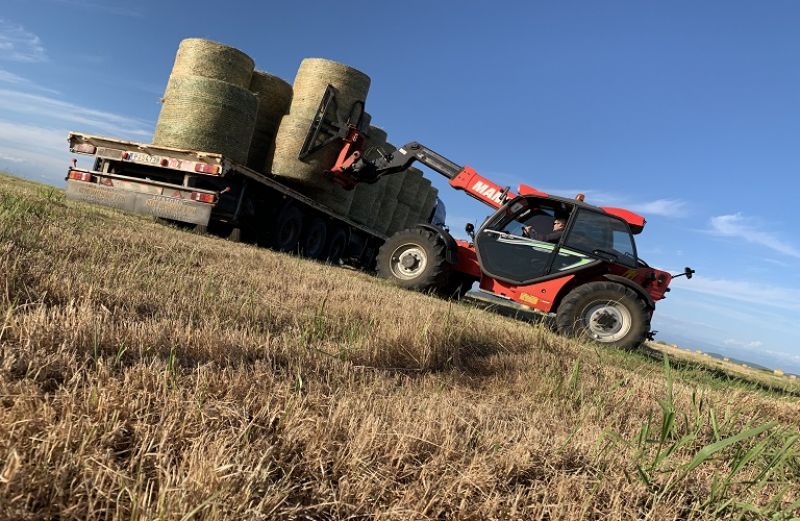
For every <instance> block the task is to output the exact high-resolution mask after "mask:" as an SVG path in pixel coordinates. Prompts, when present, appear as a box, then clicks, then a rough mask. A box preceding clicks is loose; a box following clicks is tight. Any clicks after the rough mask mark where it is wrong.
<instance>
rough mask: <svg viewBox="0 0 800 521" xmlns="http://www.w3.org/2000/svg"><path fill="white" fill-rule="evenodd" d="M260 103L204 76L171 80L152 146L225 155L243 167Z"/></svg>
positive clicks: (240, 90)
mask: <svg viewBox="0 0 800 521" xmlns="http://www.w3.org/2000/svg"><path fill="white" fill-rule="evenodd" d="M257 110H258V100H257V99H256V96H255V95H254V94H253V93H252V92H250V91H249V90H247V89H245V88H243V87H239V86H237V85H233V84H231V83H226V82H224V81H220V80H216V79H212V78H206V77H202V76H174V77H172V78H170V80H169V84H168V85H167V91H166V93H165V95H164V104H163V105H162V107H161V113H160V114H159V116H158V122H157V123H156V131H155V134H154V135H153V143H154V144H156V145H160V146H166V147H174V148H187V149H191V150H200V151H203V152H214V153H217V154H223V155H225V156H227V157H228V158H229V159H232V160H234V161H238V162H240V163H244V162H246V161H247V155H248V152H249V150H250V140H251V139H252V136H253V129H254V128H255V121H256V112H257Z"/></svg>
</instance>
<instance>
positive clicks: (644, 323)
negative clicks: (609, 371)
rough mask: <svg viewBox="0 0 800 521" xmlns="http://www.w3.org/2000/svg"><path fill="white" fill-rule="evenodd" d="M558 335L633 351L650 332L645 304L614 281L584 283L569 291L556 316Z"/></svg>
mask: <svg viewBox="0 0 800 521" xmlns="http://www.w3.org/2000/svg"><path fill="white" fill-rule="evenodd" d="M556 327H557V328H558V331H559V333H562V334H565V335H569V336H577V337H582V338H587V339H590V340H594V341H596V342H599V343H601V344H608V345H612V346H615V347H620V348H622V349H636V348H637V347H639V345H640V344H641V343H642V342H644V340H645V336H646V334H647V332H648V331H650V313H649V312H648V309H647V305H646V304H645V303H644V301H643V300H642V299H641V298H639V296H638V295H637V294H636V293H635V292H634V291H633V290H631V289H630V288H626V287H625V286H623V285H621V284H617V283H615V282H588V283H586V284H583V285H581V286H578V287H577V288H575V289H573V290H572V291H570V292H569V293H568V294H567V296H566V297H564V300H563V301H562V302H561V305H559V306H558V313H557V314H556Z"/></svg>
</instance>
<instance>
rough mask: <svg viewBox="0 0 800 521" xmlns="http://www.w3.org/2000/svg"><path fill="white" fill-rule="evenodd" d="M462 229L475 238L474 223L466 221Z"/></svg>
mask: <svg viewBox="0 0 800 521" xmlns="http://www.w3.org/2000/svg"><path fill="white" fill-rule="evenodd" d="M464 231H465V232H467V235H469V236H470V237H472V239H473V240H474V239H475V225H473V224H472V223H467V224H466V226H464Z"/></svg>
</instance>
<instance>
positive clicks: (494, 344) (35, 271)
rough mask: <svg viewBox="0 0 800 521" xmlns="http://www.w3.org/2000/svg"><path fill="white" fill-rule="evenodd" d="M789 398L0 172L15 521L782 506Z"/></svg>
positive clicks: (1, 409)
mask: <svg viewBox="0 0 800 521" xmlns="http://www.w3.org/2000/svg"><path fill="white" fill-rule="evenodd" d="M798 423H800V407H799V406H798V403H797V398H796V397H792V396H787V395H782V394H779V393H768V392H763V391H760V390H757V389H756V388H751V387H748V386H746V385H741V384H736V383H733V382H730V383H728V382H725V381H722V380H720V379H719V378H718V377H715V376H713V375H708V376H707V375H698V374H696V371H693V372H685V371H682V370H680V369H677V368H670V367H669V364H668V363H663V362H654V361H652V360H651V359H650V358H647V357H644V356H642V355H640V354H636V353H622V352H618V351H614V350H602V349H597V348H595V347H593V346H589V345H582V344H580V343H578V342H575V341H572V340H568V339H565V338H561V337H558V336H555V335H554V334H552V333H551V332H550V331H549V330H548V329H547V328H546V327H544V326H536V325H531V324H528V323H524V322H518V321H514V320H511V319H509V318H504V317H501V316H498V315H495V314H491V313H488V312H486V311H483V310H479V309H477V308H474V307H472V306H469V305H466V304H458V303H451V302H447V301H443V300H438V299H435V298H432V297H428V296H425V295H420V294H415V293H410V292H404V291H401V290H399V289H396V288H394V287H392V286H389V285H387V284H385V283H383V282H382V281H379V280H376V279H375V278H373V277H370V276H369V275H366V274H363V273H358V272H353V271H348V270H344V269H341V268H335V267H331V266H326V265H322V264H318V263H313V262H309V261H305V260H300V259H297V258H294V257H291V256H288V255H283V254H278V253H275V252H271V251H266V250H262V249H257V248H255V247H251V246H246V245H240V244H234V243H230V242H226V241H223V240H221V239H217V238H212V237H206V236H202V235H197V234H193V233H188V232H185V231H180V230H177V229H172V228H170V227H167V226H164V225H162V224H159V223H156V222H153V221H151V220H148V219H144V218H139V217H134V216H128V215H124V214H121V213H118V212H115V211H112V210H106V209H101V208H97V207H92V206H88V205H83V204H75V203H72V202H69V201H66V200H65V198H64V195H63V192H61V191H60V190H56V189H52V188H47V187H43V186H41V185H35V184H33V183H28V182H24V181H21V180H19V179H16V178H12V177H6V176H0V518H2V519H20V520H25V519H170V520H172V519H174V520H188V519H630V518H635V519H641V518H647V519H715V518H731V519H738V518H745V519H791V518H792V517H793V516H800V486H799V485H798V483H800V444H798V438H799V437H800V436H798V427H797V425H798Z"/></svg>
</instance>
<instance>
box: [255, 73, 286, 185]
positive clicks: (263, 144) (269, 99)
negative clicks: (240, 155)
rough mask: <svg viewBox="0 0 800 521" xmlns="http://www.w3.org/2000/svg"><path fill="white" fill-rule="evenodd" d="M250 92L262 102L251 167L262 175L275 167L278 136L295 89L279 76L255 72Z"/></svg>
mask: <svg viewBox="0 0 800 521" xmlns="http://www.w3.org/2000/svg"><path fill="white" fill-rule="evenodd" d="M250 91H251V92H252V93H253V94H255V95H256V97H257V98H258V112H257V113H256V125H255V129H254V131H253V139H252V141H251V143H250V153H249V154H248V157H247V166H249V167H250V168H252V169H253V170H257V171H259V172H267V173H269V172H270V170H271V167H272V164H271V159H272V154H273V150H274V147H275V134H276V133H277V132H278V126H280V124H281V118H282V117H283V116H284V115H285V114H286V113H287V112H289V105H290V104H291V102H292V86H291V85H289V83H287V82H285V81H283V80H282V79H280V78H278V77H277V76H273V75H272V74H269V73H267V72H262V71H255V72H253V78H252V79H251V80H250ZM268 159H269V160H268Z"/></svg>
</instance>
